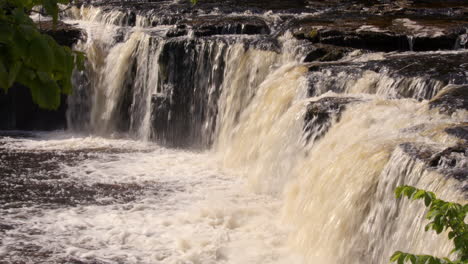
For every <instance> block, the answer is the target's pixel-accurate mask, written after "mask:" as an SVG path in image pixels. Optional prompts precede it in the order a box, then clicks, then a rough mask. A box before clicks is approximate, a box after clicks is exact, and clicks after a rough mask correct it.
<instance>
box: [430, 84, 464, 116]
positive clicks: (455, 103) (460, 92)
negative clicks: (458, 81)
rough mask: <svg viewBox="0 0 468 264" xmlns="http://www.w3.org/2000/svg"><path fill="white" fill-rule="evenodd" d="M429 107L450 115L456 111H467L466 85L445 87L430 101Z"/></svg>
mask: <svg viewBox="0 0 468 264" xmlns="http://www.w3.org/2000/svg"><path fill="white" fill-rule="evenodd" d="M429 105H430V106H431V107H432V108H433V107H437V108H439V109H440V111H441V112H444V113H448V114H451V113H453V112H455V111H456V110H458V109H464V110H468V85H452V86H449V87H446V88H445V89H444V90H442V91H441V92H440V93H439V94H437V96H436V97H435V98H434V99H432V100H431V101H430V103H429Z"/></svg>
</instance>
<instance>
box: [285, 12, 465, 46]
mask: <svg viewBox="0 0 468 264" xmlns="http://www.w3.org/2000/svg"><path fill="white" fill-rule="evenodd" d="M365 10H367V12H365ZM448 13H451V14H453V15H451V16H450V15H443V12H442V11H440V13H435V14H430V13H422V12H421V11H420V10H413V12H409V11H408V10H406V9H405V12H402V11H401V10H392V11H390V12H387V14H385V15H383V14H382V13H378V12H375V11H372V10H370V9H369V8H367V7H366V8H364V7H363V8H362V9H361V10H355V11H349V12H341V11H329V12H325V13H323V14H321V15H314V16H303V17H300V18H294V19H292V20H291V22H289V25H288V26H287V27H286V28H285V29H284V30H291V31H292V32H293V34H294V36H296V38H298V39H308V40H310V41H311V42H313V43H324V44H330V45H336V46H342V47H351V48H357V49H366V50H372V51H384V52H389V51H407V50H414V51H431V50H452V49H454V48H464V47H465V45H466V41H461V38H465V37H464V36H465V35H466V28H467V27H468V21H467V20H466V19H465V18H463V14H455V13H456V12H455V13H454V12H448Z"/></svg>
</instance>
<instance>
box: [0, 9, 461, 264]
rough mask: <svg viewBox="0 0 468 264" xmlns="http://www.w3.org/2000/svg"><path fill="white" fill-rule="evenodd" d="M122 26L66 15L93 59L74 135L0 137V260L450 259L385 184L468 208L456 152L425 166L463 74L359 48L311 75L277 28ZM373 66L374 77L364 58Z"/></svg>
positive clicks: (443, 143)
mask: <svg viewBox="0 0 468 264" xmlns="http://www.w3.org/2000/svg"><path fill="white" fill-rule="evenodd" d="M261 16H262V17H266V19H269V20H273V21H274V20H275V16H274V14H271V13H266V14H262V15H261ZM125 19H126V17H125V14H124V13H122V12H121V11H119V10H105V9H101V8H97V7H83V8H81V9H76V8H75V9H72V10H71V11H70V13H69V14H68V22H70V23H78V25H79V26H80V27H81V28H83V29H84V30H85V31H86V32H87V39H86V40H85V41H81V42H80V43H78V44H77V45H76V48H77V49H80V50H82V51H83V52H85V53H86V55H87V58H88V64H87V65H86V66H87V68H86V70H85V71H84V72H81V73H78V72H77V73H76V74H75V76H74V85H75V91H74V94H73V95H71V96H70V97H69V100H68V106H69V108H68V113H67V117H68V127H69V129H68V130H67V131H55V132H37V133H36V132H34V133H33V132H20V131H16V132H9V133H2V134H1V138H0V156H1V157H2V160H1V162H0V172H2V174H3V175H4V178H5V180H4V181H2V183H1V184H2V185H1V186H0V187H1V188H2V190H5V193H4V194H2V195H1V196H0V198H1V200H2V201H3V204H2V206H1V207H0V220H1V222H0V235H1V236H2V240H1V242H0V259H3V260H0V263H181V264H182V263H184V264H185V263H203V264H204V263H237V264H239V263H304V264H308V263H329V264H335V263H349V264H356V263H369V264H376V263H378V264H384V263H387V262H388V259H389V256H390V255H391V254H392V253H393V252H394V251H396V250H403V251H411V252H416V253H428V254H435V255H439V256H445V255H447V254H448V252H449V251H450V243H449V241H447V240H446V239H445V238H444V237H439V236H436V235H434V234H432V233H425V232H424V225H425V224H424V219H423V212H424V210H423V206H422V204H419V203H409V202H408V201H398V200H396V199H394V195H393V190H394V188H395V187H396V186H397V185H400V184H411V185H415V186H417V187H420V188H426V189H430V190H432V191H434V192H436V193H437V194H438V195H439V196H440V197H442V198H444V199H449V200H453V201H459V202H464V201H466V195H465V194H466V184H467V183H466V174H465V176H464V177H465V178H463V177H461V178H460V177H455V176H453V175H455V174H453V175H452V174H450V173H449V172H453V171H462V172H466V167H467V166H468V162H467V158H466V153H463V152H456V151H455V152H453V153H451V154H450V155H451V156H449V157H448V158H447V159H448V160H449V161H444V159H443V158H440V160H439V161H438V162H436V164H435V165H428V162H427V160H428V157H430V158H434V157H435V156H437V155H433V154H434V153H442V152H443V151H444V150H446V149H447V148H449V147H454V146H459V145H462V146H464V145H463V144H466V139H465V138H463V137H460V136H457V135H456V134H454V133H449V132H450V131H452V130H453V129H458V127H460V126H462V127H463V126H466V122H467V121H468V112H467V111H466V110H463V109H458V110H454V111H452V112H450V113H448V114H447V113H446V112H443V111H439V109H437V108H434V107H432V106H431V102H430V100H431V99H432V98H434V97H436V95H437V94H438V93H440V92H441V91H442V92H444V91H447V90H450V89H452V88H453V89H456V88H457V87H459V86H458V85H459V84H460V83H456V82H455V81H450V82H448V83H444V82H442V81H437V80H433V79H432V78H431V77H430V76H429V77H428V76H426V75H423V74H421V75H418V76H408V75H404V74H402V73H401V71H402V68H399V69H398V70H397V71H393V72H392V69H386V68H385V67H386V66H385V65H386V64H385V62H386V61H396V60H401V58H403V60H404V58H413V59H414V56H416V55H415V53H414V52H404V53H399V54H396V53H392V54H385V53H379V52H373V53H366V52H362V51H355V52H350V53H349V54H347V55H346V56H345V57H344V58H342V59H341V60H340V61H339V62H338V63H337V64H336V65H331V64H326V63H323V64H320V66H321V67H323V68H320V70H318V71H312V70H311V68H312V67H314V65H312V64H311V63H304V62H303V57H304V54H303V51H304V49H305V47H304V43H303V42H301V41H299V40H297V39H295V38H293V36H292V35H291V33H289V32H286V33H284V34H281V36H279V37H277V38H275V40H272V39H269V38H263V37H261V36H257V35H254V36H249V35H232V34H225V35H222V36H221V35H219V36H212V37H204V38H198V37H195V36H194V35H193V34H192V33H190V32H189V33H188V35H187V36H180V37H175V38H170V39H168V38H166V37H165V36H166V34H167V32H168V31H169V30H171V29H172V28H173V26H171V25H166V24H164V23H163V22H161V21H159V20H158V18H157V17H144V16H137V17H136V26H135V27H128V25H127V21H126V20H125ZM158 23H161V24H163V25H159V24H158ZM154 24H157V25H155V26H150V25H154ZM276 46H279V51H278V47H276ZM272 47H276V50H275V48H272ZM420 54H422V55H418V56H422V58H423V59H426V58H432V57H450V56H466V51H464V50H458V51H437V52H426V53H420ZM398 56H400V57H398ZM417 59H419V58H417ZM372 63H375V64H377V65H379V68H385V69H384V70H382V71H380V72H377V71H373V70H369V69H366V68H365V67H364V66H362V65H364V64H366V65H367V64H369V65H371V64H372ZM379 63H381V64H379ZM361 64H362V65H361ZM330 65H331V66H330ZM347 65H350V66H349V68H346V67H348V66H347ZM356 65H359V66H356ZM315 66H316V65H315ZM327 67H328V68H327ZM403 70H404V69H403ZM462 74H463V73H462ZM429 163H430V162H429ZM430 164H432V163H430ZM457 175H459V174H457ZM462 176H463V175H462Z"/></svg>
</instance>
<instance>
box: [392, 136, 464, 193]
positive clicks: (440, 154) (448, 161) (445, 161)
mask: <svg viewBox="0 0 468 264" xmlns="http://www.w3.org/2000/svg"><path fill="white" fill-rule="evenodd" d="M400 147H401V148H402V149H403V151H404V152H406V153H407V154H409V155H410V156H412V157H414V158H416V159H418V160H420V161H422V162H424V164H425V165H426V167H427V168H428V169H431V170H436V171H438V172H439V173H441V174H442V175H444V176H446V177H451V178H454V179H456V180H458V181H459V182H460V189H461V190H462V191H463V192H465V193H466V195H468V143H467V142H461V143H459V144H457V145H455V146H452V147H445V148H442V149H441V148H439V147H436V146H429V145H423V144H416V143H405V144H402V145H401V146H400Z"/></svg>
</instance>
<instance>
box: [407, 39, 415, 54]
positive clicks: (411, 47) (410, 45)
mask: <svg viewBox="0 0 468 264" xmlns="http://www.w3.org/2000/svg"><path fill="white" fill-rule="evenodd" d="M406 37H407V38H408V46H409V50H410V51H413V47H414V36H406Z"/></svg>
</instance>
